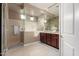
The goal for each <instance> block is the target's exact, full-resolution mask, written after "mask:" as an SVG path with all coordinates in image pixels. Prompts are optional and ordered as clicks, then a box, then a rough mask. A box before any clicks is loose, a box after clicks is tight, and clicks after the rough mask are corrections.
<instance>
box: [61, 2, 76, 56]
mask: <svg viewBox="0 0 79 59" xmlns="http://www.w3.org/2000/svg"><path fill="white" fill-rule="evenodd" d="M60 6H61V8H60V23H61V55H63V56H73V55H74V37H75V33H74V17H73V16H74V6H73V4H72V3H64V4H61V5H60Z"/></svg>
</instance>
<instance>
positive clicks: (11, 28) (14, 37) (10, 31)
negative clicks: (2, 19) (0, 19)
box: [7, 20, 21, 48]
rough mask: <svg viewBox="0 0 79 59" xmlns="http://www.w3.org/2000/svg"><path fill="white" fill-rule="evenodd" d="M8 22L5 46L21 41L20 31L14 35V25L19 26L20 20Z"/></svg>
mask: <svg viewBox="0 0 79 59" xmlns="http://www.w3.org/2000/svg"><path fill="white" fill-rule="evenodd" d="M8 24H9V27H8V32H7V35H8V39H7V46H8V48H10V47H12V46H15V45H17V44H19V43H20V42H21V38H20V35H21V34H20V32H19V33H18V34H16V35H15V34H14V26H18V27H20V21H19V20H18V21H17V20H10V21H9V23H8Z"/></svg>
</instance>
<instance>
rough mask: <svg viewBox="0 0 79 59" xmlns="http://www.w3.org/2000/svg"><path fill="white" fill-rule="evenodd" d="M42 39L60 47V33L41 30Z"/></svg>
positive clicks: (46, 42)
mask: <svg viewBox="0 0 79 59" xmlns="http://www.w3.org/2000/svg"><path fill="white" fill-rule="evenodd" d="M40 41H41V42H43V43H45V44H48V45H50V46H53V47H55V48H57V49H59V34H58V33H47V32H41V33H40Z"/></svg>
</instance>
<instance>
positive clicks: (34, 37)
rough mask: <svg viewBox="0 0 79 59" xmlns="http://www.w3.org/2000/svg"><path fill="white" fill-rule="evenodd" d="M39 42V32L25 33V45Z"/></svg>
mask: <svg viewBox="0 0 79 59" xmlns="http://www.w3.org/2000/svg"><path fill="white" fill-rule="evenodd" d="M36 41H39V34H38V33H37V32H32V31H30V32H24V44H27V43H32V42H36Z"/></svg>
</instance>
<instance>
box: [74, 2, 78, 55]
mask: <svg viewBox="0 0 79 59" xmlns="http://www.w3.org/2000/svg"><path fill="white" fill-rule="evenodd" d="M74 19H75V23H74V24H75V39H74V47H75V51H74V55H76V56H79V3H75V4H74Z"/></svg>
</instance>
